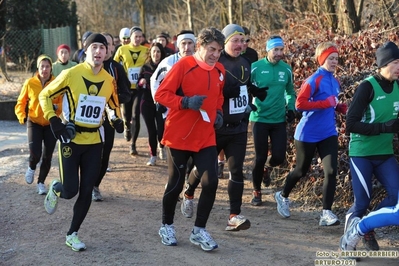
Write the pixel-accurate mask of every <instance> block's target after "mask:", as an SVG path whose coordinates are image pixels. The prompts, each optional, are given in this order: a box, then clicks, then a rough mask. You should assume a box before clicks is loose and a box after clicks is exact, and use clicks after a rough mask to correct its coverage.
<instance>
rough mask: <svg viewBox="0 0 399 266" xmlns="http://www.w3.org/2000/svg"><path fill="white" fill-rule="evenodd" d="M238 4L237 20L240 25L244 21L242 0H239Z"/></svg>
mask: <svg viewBox="0 0 399 266" xmlns="http://www.w3.org/2000/svg"><path fill="white" fill-rule="evenodd" d="M238 6H239V13H238V21H239V22H240V25H241V26H242V24H243V23H244V0H239V1H238Z"/></svg>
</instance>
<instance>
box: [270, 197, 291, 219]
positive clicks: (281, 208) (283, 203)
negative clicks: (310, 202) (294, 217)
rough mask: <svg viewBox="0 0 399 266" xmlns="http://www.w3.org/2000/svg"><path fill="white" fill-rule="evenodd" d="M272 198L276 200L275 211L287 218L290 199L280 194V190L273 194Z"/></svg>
mask: <svg viewBox="0 0 399 266" xmlns="http://www.w3.org/2000/svg"><path fill="white" fill-rule="evenodd" d="M274 199H275V200H276V202H277V211H278V213H279V214H280V215H281V216H283V217H284V218H289V217H290V216H291V214H290V200H289V199H288V198H284V197H283V196H281V191H279V192H276V193H275V194H274Z"/></svg>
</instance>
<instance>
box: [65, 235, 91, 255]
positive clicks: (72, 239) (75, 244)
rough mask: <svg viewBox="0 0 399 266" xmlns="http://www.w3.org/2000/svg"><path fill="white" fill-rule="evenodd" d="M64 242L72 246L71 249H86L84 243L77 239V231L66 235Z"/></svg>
mask: <svg viewBox="0 0 399 266" xmlns="http://www.w3.org/2000/svg"><path fill="white" fill-rule="evenodd" d="M65 244H66V245H67V246H68V247H70V248H72V250H73V251H83V250H85V249H86V245H85V243H83V242H82V241H80V240H79V238H78V233H77V232H73V233H72V234H71V235H69V236H66V241H65Z"/></svg>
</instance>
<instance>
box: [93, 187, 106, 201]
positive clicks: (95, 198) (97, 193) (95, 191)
mask: <svg viewBox="0 0 399 266" xmlns="http://www.w3.org/2000/svg"><path fill="white" fill-rule="evenodd" d="M91 199H92V200H93V201H103V196H102V195H101V193H100V189H99V188H98V187H93V192H92V194H91Z"/></svg>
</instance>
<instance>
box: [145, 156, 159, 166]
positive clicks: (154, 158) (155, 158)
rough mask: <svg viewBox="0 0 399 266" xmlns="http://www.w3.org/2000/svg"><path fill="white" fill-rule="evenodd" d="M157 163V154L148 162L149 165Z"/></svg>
mask: <svg viewBox="0 0 399 266" xmlns="http://www.w3.org/2000/svg"><path fill="white" fill-rule="evenodd" d="M156 163H157V156H151V158H150V160H149V161H148V162H147V165H148V166H154V165H156Z"/></svg>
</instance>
